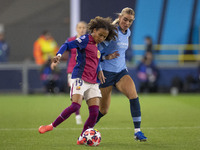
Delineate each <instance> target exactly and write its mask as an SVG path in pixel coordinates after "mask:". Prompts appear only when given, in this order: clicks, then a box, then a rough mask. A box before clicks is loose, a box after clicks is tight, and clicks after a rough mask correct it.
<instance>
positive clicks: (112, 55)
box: [97, 7, 147, 141]
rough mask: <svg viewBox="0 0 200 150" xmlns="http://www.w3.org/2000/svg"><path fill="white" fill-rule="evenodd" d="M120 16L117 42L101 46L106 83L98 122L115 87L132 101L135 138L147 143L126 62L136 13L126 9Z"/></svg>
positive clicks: (102, 92)
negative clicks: (130, 28)
mask: <svg viewBox="0 0 200 150" xmlns="http://www.w3.org/2000/svg"><path fill="white" fill-rule="evenodd" d="M118 15H119V17H118V18H117V19H116V20H115V21H114V22H113V23H114V24H116V25H117V26H118V38H117V40H116V41H109V42H108V41H104V42H102V43H100V45H99V48H100V51H101V53H102V60H103V61H102V62H101V66H102V70H103V73H104V76H105V77H106V81H105V83H103V84H101V85H100V90H101V94H102V99H101V101H100V105H99V116H98V119H97V122H98V121H99V119H100V118H101V117H103V116H104V115H105V114H106V113H107V112H108V109H109V106H110V102H111V92H112V88H113V86H115V87H116V88H117V89H118V90H119V91H120V92H121V93H123V94H124V95H126V97H127V98H128V99H129V101H130V110H131V116H132V119H133V123H134V127H135V134H134V138H135V139H136V140H140V141H146V140H147V138H146V137H145V136H144V134H143V133H142V132H141V130H140V124H141V111H140V103H139V98H138V94H137V91H136V88H135V84H134V82H133V80H132V78H131V77H130V75H129V73H128V71H127V67H126V61H125V52H126V50H127V49H128V44H129V42H128V40H129V36H130V35H131V31H130V30H129V27H130V26H131V25H132V23H133V21H134V19H135V12H134V10H133V9H131V8H128V7H126V8H124V9H123V10H122V12H121V13H119V14H118Z"/></svg>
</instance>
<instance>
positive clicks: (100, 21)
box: [88, 16, 118, 41]
mask: <svg viewBox="0 0 200 150" xmlns="http://www.w3.org/2000/svg"><path fill="white" fill-rule="evenodd" d="M100 28H103V29H105V30H107V31H109V34H108V36H107V38H106V41H110V40H116V38H117V37H118V34H117V27H116V25H114V24H112V19H111V18H110V17H107V18H103V17H100V16H97V17H95V18H94V19H91V20H90V22H89V23H88V31H89V33H92V32H93V30H94V29H97V30H98V29H100Z"/></svg>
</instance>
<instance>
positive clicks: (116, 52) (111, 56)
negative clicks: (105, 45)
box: [106, 51, 119, 60]
mask: <svg viewBox="0 0 200 150" xmlns="http://www.w3.org/2000/svg"><path fill="white" fill-rule="evenodd" d="M117 57H119V53H118V51H115V52H114V53H112V54H109V55H107V56H106V59H107V60H110V59H114V58H117Z"/></svg>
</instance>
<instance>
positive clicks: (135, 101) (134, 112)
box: [116, 75, 147, 141]
mask: <svg viewBox="0 0 200 150" xmlns="http://www.w3.org/2000/svg"><path fill="white" fill-rule="evenodd" d="M116 87H117V89H118V90H119V91H120V92H122V93H123V94H124V95H126V96H127V97H128V99H129V102H130V110H131V116H132V119H133V123H134V127H135V138H136V139H137V140H140V141H146V139H147V138H146V137H145V136H144V135H143V133H142V132H141V131H140V124H141V111H140V102H139V98H138V94H137V91H136V88H135V84H134V82H133V80H132V78H131V77H130V76H129V75H124V76H123V77H122V78H121V79H120V80H119V81H118V82H117V83H116Z"/></svg>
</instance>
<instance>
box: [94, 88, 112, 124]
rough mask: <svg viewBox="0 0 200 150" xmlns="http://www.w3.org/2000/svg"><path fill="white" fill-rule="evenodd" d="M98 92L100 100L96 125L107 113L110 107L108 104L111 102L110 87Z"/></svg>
mask: <svg viewBox="0 0 200 150" xmlns="http://www.w3.org/2000/svg"><path fill="white" fill-rule="evenodd" d="M100 90H101V94H102V98H101V100H100V104H99V114H98V117H97V121H96V123H97V122H99V120H100V119H101V118H102V117H103V116H104V115H106V114H107V113H108V109H109V107H110V102H111V93H112V86H108V87H105V88H100Z"/></svg>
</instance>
